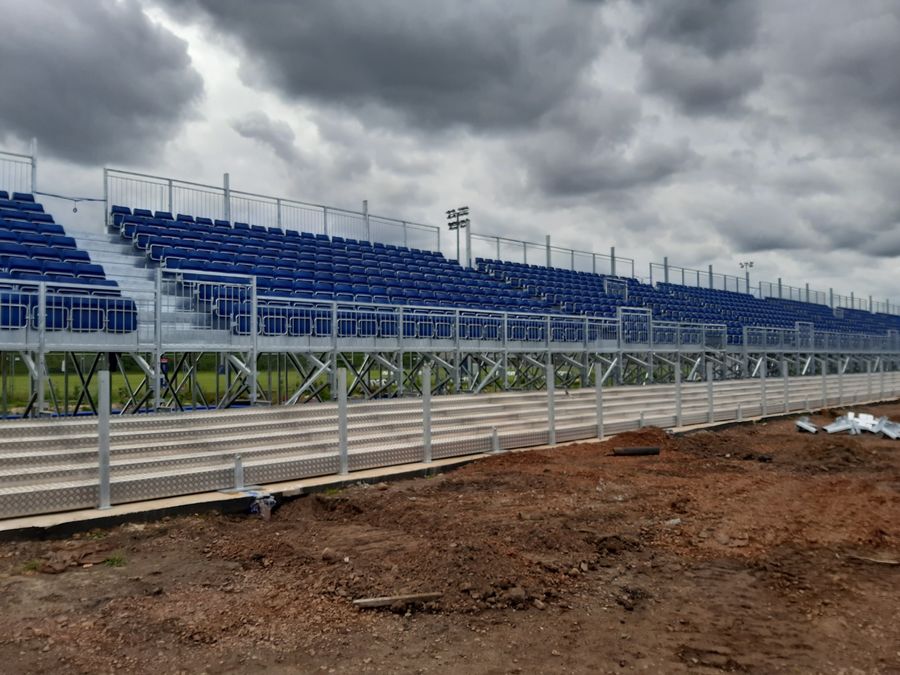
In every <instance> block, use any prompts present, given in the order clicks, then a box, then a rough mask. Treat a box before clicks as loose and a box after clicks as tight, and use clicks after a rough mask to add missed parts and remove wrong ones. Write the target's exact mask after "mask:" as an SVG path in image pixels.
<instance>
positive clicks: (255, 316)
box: [247, 277, 259, 404]
mask: <svg viewBox="0 0 900 675" xmlns="http://www.w3.org/2000/svg"><path fill="white" fill-rule="evenodd" d="M250 330H251V336H252V338H251V339H252V347H251V352H250V363H248V364H247V366H248V368H249V369H250V403H251V404H255V403H256V375H257V372H256V354H257V349H258V348H259V299H258V297H257V288H256V277H253V278H252V279H251V280H250Z"/></svg>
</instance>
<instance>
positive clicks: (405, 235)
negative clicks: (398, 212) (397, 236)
mask: <svg viewBox="0 0 900 675" xmlns="http://www.w3.org/2000/svg"><path fill="white" fill-rule="evenodd" d="M401 222H402V224H403V245H404V246H409V233H408V232H407V227H406V221H405V220H403V221H401ZM471 266H472V264H471V260H470V261H469V267H471Z"/></svg>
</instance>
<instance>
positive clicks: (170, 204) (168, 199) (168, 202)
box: [166, 178, 231, 220]
mask: <svg viewBox="0 0 900 675" xmlns="http://www.w3.org/2000/svg"><path fill="white" fill-rule="evenodd" d="M166 188H167V189H166V211H168V212H169V213H172V215H175V214H174V213H173V204H174V203H175V200H174V198H173V196H172V193H173V192H174V190H173V187H172V179H171V178H169V179H168V180H167V181H166ZM226 213H227V210H226ZM225 220H231V218H225Z"/></svg>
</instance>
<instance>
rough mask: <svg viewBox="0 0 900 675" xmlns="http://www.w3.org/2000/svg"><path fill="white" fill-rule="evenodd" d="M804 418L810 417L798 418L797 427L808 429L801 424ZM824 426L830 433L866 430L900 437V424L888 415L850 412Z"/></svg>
mask: <svg viewBox="0 0 900 675" xmlns="http://www.w3.org/2000/svg"><path fill="white" fill-rule="evenodd" d="M804 420H806V421H807V422H808V418H805V417H804V418H801V419H799V420H797V427H798V428H800V429H805V430H807V431H808V429H806V428H805V427H803V426H801V422H803V421H804ZM823 428H824V429H825V431H827V432H828V433H829V434H839V433H842V432H845V431H846V432H849V434H850V435H851V436H858V435H859V434H861V433H862V432H863V431H866V432H868V433H871V434H884V435H885V436H887V437H888V438H891V439H893V440H897V439H898V438H900V424H898V423H896V422H892V421H891V420H889V419H888V418H887V417H875V415H870V414H868V413H855V412H848V413H847V414H846V415H842V416H841V417H838V418H837V419H836V420H835V421H834V422H832V423H831V424H828V425H826V426H825V427H823Z"/></svg>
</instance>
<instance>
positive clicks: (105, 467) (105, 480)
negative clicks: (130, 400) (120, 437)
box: [97, 354, 110, 509]
mask: <svg viewBox="0 0 900 675" xmlns="http://www.w3.org/2000/svg"><path fill="white" fill-rule="evenodd" d="M108 358H109V357H108V356H107V355H106V354H103V355H101V357H100V364H101V365H100V372H99V373H97V388H98V391H97V446H98V465H99V481H100V504H99V507H98V508H101V509H108V508H109V507H110V489H109V360H108Z"/></svg>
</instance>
